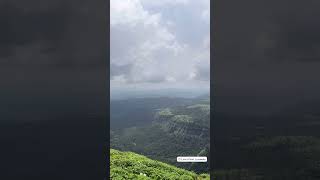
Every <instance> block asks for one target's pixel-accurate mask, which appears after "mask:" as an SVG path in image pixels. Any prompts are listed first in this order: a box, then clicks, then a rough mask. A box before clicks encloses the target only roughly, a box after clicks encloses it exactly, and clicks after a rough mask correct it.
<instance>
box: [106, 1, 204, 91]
mask: <svg viewBox="0 0 320 180" xmlns="http://www.w3.org/2000/svg"><path fill="white" fill-rule="evenodd" d="M110 29H111V30H110V31H111V32H110V33H111V35H110V39H111V40H110V46H111V51H110V56H111V58H110V81H111V82H110V84H111V90H115V89H128V88H129V89H130V88H133V89H142V90H146V89H152V88H153V89H164V88H178V89H188V88H191V87H198V88H206V89H209V86H210V85H209V82H210V67H209V64H210V50H209V46H210V1H209V0H197V1H195V0H162V1H154V0H111V6H110Z"/></svg>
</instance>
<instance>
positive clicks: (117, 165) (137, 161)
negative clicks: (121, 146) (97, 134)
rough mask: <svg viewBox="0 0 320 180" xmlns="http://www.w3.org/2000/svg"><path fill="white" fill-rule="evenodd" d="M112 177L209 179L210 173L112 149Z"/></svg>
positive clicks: (114, 178)
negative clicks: (185, 168)
mask: <svg viewBox="0 0 320 180" xmlns="http://www.w3.org/2000/svg"><path fill="white" fill-rule="evenodd" d="M110 179H113V180H128V179H135V180H136V179H137V180H149V179H156V180H163V179H166V180H209V179H210V176H209V175H208V174H201V175H199V174H196V173H194V172H192V171H187V170H184V169H181V168H177V167H175V166H172V165H168V164H166V163H163V162H159V161H156V160H151V159H149V158H147V157H145V156H142V155H139V154H136V153H133V152H122V151H118V150H115V149H111V150H110Z"/></svg>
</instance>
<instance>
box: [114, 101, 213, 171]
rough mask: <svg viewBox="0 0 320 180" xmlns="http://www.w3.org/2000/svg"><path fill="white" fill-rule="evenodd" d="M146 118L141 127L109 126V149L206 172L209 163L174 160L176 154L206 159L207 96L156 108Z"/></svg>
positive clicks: (208, 112)
mask: <svg viewBox="0 0 320 180" xmlns="http://www.w3.org/2000/svg"><path fill="white" fill-rule="evenodd" d="M173 101H175V100H173ZM127 118H128V119H130V118H131V117H127ZM149 121H150V122H151V123H150V124H146V125H144V126H134V127H130V128H122V129H120V130H117V129H111V132H110V136H111V138H110V145H111V148H113V149H118V150H120V151H131V152H135V153H138V154H141V155H145V156H146V157H148V158H151V159H154V160H158V161H161V162H164V163H168V164H170V165H174V166H176V167H179V168H183V169H186V170H192V171H194V172H196V173H207V172H209V162H207V163H177V162H176V157H177V156H197V155H198V156H200V155H201V156H207V157H208V158H210V157H209V152H210V146H209V142H210V138H209V137H210V131H209V125H210V106H209V100H208V99H205V100H202V99H194V100H193V101H192V102H190V103H188V104H184V103H182V104H180V105H176V106H174V107H170V106H169V107H165V108H157V109H155V112H154V115H153V117H152V118H150V119H149Z"/></svg>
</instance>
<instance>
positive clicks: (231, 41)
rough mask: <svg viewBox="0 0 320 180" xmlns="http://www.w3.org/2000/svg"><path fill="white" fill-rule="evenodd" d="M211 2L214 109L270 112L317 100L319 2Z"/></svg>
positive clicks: (250, 0) (319, 96)
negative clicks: (212, 8)
mask: <svg viewBox="0 0 320 180" xmlns="http://www.w3.org/2000/svg"><path fill="white" fill-rule="evenodd" d="M213 6H214V8H216V9H215V10H214V11H213V12H214V14H213V23H214V25H213V27H214V28H213V32H214V34H213V36H214V37H213V38H212V44H213V49H214V53H213V59H214V60H213V61H212V62H213V68H212V71H213V74H214V77H213V80H214V83H215V87H214V89H215V95H216V96H217V97H216V101H217V104H220V106H217V109H218V110H219V108H221V109H220V110H221V111H223V110H225V111H229V110H230V109H233V110H232V111H234V112H235V111H242V112H247V113H254V112H271V111H272V110H275V109H276V108H280V107H283V106H287V105H290V104H291V105H292V104H294V103H298V102H300V101H305V100H312V99H314V100H315V99H319V98H320V94H319V93H317V92H319V91H320V85H319V83H318V77H320V72H319V69H320V63H318V62H320V61H319V58H320V49H319V47H320V36H319V32H320V23H319V22H318V19H320V12H319V11H318V9H319V7H320V2H319V1H314V0H310V1H303V2H302V1H297V0H294V1H287V0H280V1H279V0H271V1H270V0H263V1H253V0H247V1H236V0H226V1H217V2H216V3H214V4H213ZM244 102H245V103H244ZM230 111H231V110H230Z"/></svg>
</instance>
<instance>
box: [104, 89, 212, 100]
mask: <svg viewBox="0 0 320 180" xmlns="http://www.w3.org/2000/svg"><path fill="white" fill-rule="evenodd" d="M204 94H205V95H207V94H209V90H207V89H200V88H190V89H175V88H168V89H157V90H138V89H116V90H111V92H110V98H111V100H120V99H130V98H152V97H177V98H195V97H198V96H201V95H204Z"/></svg>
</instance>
